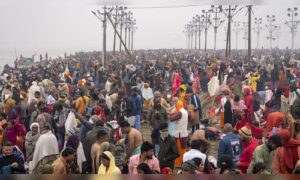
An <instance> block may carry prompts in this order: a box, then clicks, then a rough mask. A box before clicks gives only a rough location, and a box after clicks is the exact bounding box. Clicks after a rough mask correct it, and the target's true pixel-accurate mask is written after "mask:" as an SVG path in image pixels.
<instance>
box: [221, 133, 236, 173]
mask: <svg viewBox="0 0 300 180" xmlns="http://www.w3.org/2000/svg"><path fill="white" fill-rule="evenodd" d="M241 153H242V143H241V142H240V138H239V136H238V135H236V134H234V133H229V134H227V135H226V136H225V137H224V138H223V139H222V140H221V141H220V144H219V149H218V167H220V163H219V162H220V158H221V157H222V156H223V155H227V156H229V157H231V158H232V161H233V167H234V168H236V163H237V161H238V160H239V159H240V156H241Z"/></svg>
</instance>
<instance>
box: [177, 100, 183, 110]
mask: <svg viewBox="0 0 300 180" xmlns="http://www.w3.org/2000/svg"><path fill="white" fill-rule="evenodd" d="M182 108H183V102H182V101H177V103H176V111H180V109H182Z"/></svg>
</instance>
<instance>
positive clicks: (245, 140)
mask: <svg viewBox="0 0 300 180" xmlns="http://www.w3.org/2000/svg"><path fill="white" fill-rule="evenodd" d="M239 135H240V139H241V141H242V144H243V151H242V154H241V158H240V161H239V162H237V163H236V165H237V167H239V169H240V170H241V171H242V173H244V174H245V173H247V169H248V167H249V165H250V162H251V158H252V155H253V152H254V150H255V148H256V147H257V146H258V145H259V144H258V142H257V140H256V139H254V138H252V132H251V129H250V127H248V126H247V125H246V126H244V127H242V128H241V129H240V130H239Z"/></svg>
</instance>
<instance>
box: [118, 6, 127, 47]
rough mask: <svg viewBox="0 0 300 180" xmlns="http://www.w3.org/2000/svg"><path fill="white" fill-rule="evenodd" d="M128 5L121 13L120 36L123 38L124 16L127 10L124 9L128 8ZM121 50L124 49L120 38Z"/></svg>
mask: <svg viewBox="0 0 300 180" xmlns="http://www.w3.org/2000/svg"><path fill="white" fill-rule="evenodd" d="M126 9H127V7H124V8H123V10H122V13H121V17H120V36H121V38H123V34H122V33H123V25H124V24H125V23H124V17H125V16H126V14H127V13H126V12H125V11H124V10H126ZM125 21H126V18H125ZM119 51H120V52H121V51H122V42H121V40H120V46H119Z"/></svg>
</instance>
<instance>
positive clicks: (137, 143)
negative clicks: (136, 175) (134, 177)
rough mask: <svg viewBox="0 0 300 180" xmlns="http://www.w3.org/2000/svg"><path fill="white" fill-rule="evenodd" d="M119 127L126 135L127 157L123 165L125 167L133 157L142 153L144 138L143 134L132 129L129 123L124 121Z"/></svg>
mask: <svg viewBox="0 0 300 180" xmlns="http://www.w3.org/2000/svg"><path fill="white" fill-rule="evenodd" d="M119 125H120V127H121V130H122V133H123V134H124V135H126V138H125V139H126V140H125V142H126V157H125V159H124V161H123V164H124V165H125V164H127V162H128V160H129V158H130V157H131V156H133V155H136V154H140V153H141V145H142V144H143V138H142V134H141V133H140V132H139V131H138V130H136V129H135V128H132V127H131V126H130V124H129V123H128V122H127V121H122V122H120V123H119Z"/></svg>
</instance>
